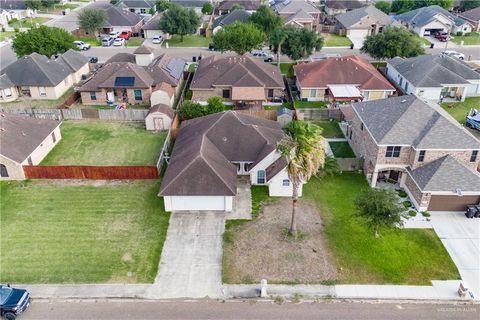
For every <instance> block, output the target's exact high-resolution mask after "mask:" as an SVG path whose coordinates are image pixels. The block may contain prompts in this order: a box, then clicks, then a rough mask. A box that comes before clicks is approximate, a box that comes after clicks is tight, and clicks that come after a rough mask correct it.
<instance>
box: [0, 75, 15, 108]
mask: <svg viewBox="0 0 480 320" xmlns="http://www.w3.org/2000/svg"><path fill="white" fill-rule="evenodd" d="M17 98H18V90H17V88H16V87H15V84H14V83H13V82H12V81H11V80H10V79H9V78H8V76H7V75H6V74H2V75H0V102H11V101H15V100H17Z"/></svg>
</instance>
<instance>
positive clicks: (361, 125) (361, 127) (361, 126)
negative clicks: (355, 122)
mask: <svg viewBox="0 0 480 320" xmlns="http://www.w3.org/2000/svg"><path fill="white" fill-rule="evenodd" d="M360 130H362V131H363V122H362V123H361V124H360Z"/></svg>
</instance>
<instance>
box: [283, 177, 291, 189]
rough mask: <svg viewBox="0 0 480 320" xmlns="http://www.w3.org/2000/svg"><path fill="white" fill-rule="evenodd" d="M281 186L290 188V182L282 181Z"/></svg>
mask: <svg viewBox="0 0 480 320" xmlns="http://www.w3.org/2000/svg"><path fill="white" fill-rule="evenodd" d="M282 186H284V187H289V186H290V180H288V179H285V180H283V181H282Z"/></svg>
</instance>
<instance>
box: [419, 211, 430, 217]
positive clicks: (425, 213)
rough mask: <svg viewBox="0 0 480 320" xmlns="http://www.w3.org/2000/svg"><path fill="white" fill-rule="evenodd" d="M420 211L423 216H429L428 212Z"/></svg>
mask: <svg viewBox="0 0 480 320" xmlns="http://www.w3.org/2000/svg"><path fill="white" fill-rule="evenodd" d="M421 213H422V216H424V217H425V218H428V217H430V212H428V211H422V212H421Z"/></svg>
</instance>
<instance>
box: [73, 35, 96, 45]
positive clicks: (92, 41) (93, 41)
mask: <svg viewBox="0 0 480 320" xmlns="http://www.w3.org/2000/svg"><path fill="white" fill-rule="evenodd" d="M75 40H79V41H83V42H85V43H88V44H89V45H91V46H92V47H100V46H101V45H102V41H101V40H100V39H98V38H90V37H77V38H75Z"/></svg>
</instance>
